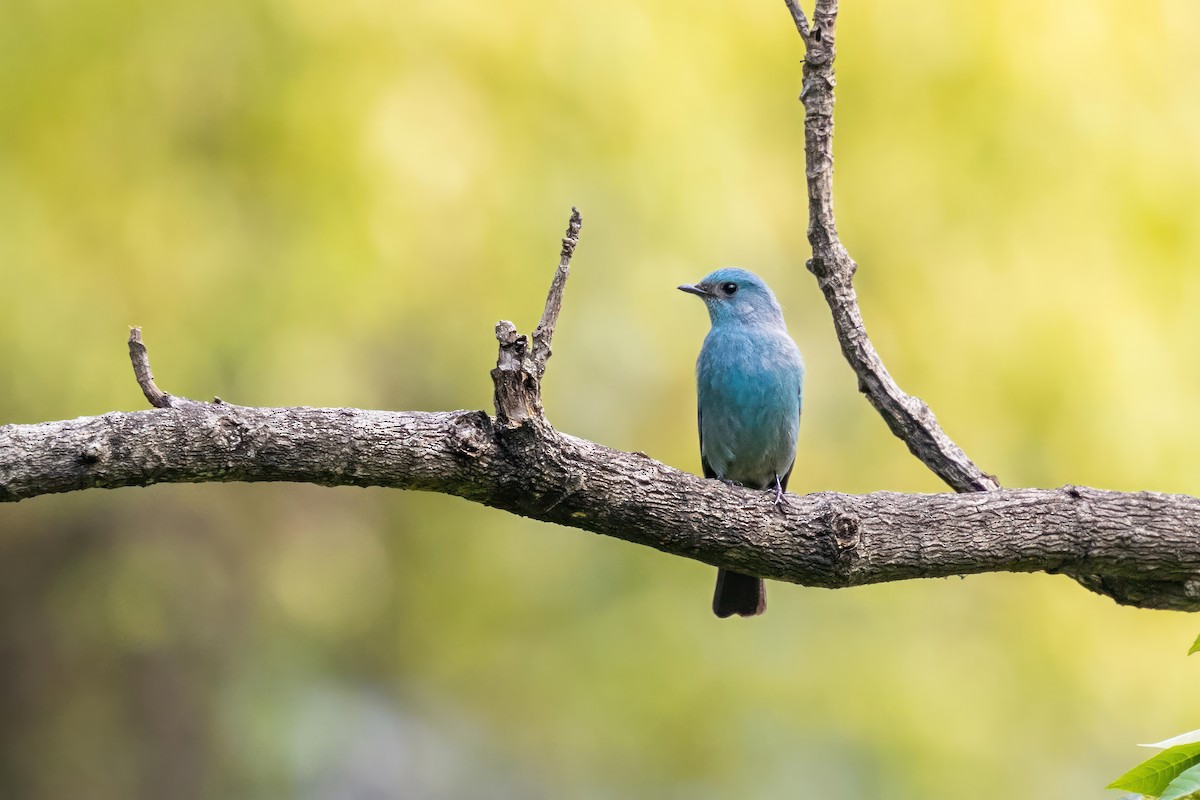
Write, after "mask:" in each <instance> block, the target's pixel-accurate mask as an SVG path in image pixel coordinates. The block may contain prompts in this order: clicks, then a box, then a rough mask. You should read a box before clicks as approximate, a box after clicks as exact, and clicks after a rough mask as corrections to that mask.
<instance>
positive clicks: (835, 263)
mask: <svg viewBox="0 0 1200 800" xmlns="http://www.w3.org/2000/svg"><path fill="white" fill-rule="evenodd" d="M786 2H787V5H788V8H789V9H791V10H792V16H793V18H794V19H795V21H796V26H797V29H798V30H799V31H800V36H801V38H802V39H803V40H804V47H805V55H804V89H803V90H802V91H801V93H800V101H801V102H802V103H803V104H804V111H805V115H804V160H805V166H806V169H805V174H806V177H807V182H808V241H809V244H810V245H812V258H811V259H810V260H809V261H808V269H809V271H811V272H812V273H813V275H814V276H816V278H817V282H818V284H819V285H820V287H821V292H822V293H823V294H824V295H825V301H826V303H828V304H829V309H830V311H831V312H832V314H833V326H834V329H835V330H836V332H837V337H838V342H839V343H840V344H841V347H842V354H843V355H844V356H845V358H846V360H847V361H848V362H849V363H850V367H851V368H852V369H853V370H854V373H855V374H856V375H857V376H858V386H859V390H860V391H861V392H862V393H863V394H865V395H866V396H867V399H868V400H869V401H870V403H871V405H873V406H874V407H875V410H876V411H878V412H879V414H880V416H882V417H883V419H884V421H885V422H887V425H888V427H889V428H890V429H891V431H892V433H894V434H895V435H896V436H897V437H899V438H900V440H901V441H903V442H904V443H905V444H907V445H908V449H909V450H910V451H911V452H912V454H913V455H915V456H916V457H917V458H919V459H920V460H921V461H922V462H923V463H924V464H925V466H927V467H929V469H931V470H932V471H933V472H934V474H936V475H937V476H938V477H939V478H941V479H942V480H944V481H945V482H946V483H947V484H949V485H950V486H951V487H952V488H953V489H955V490H956V491H959V492H975V491H987V490H991V489H996V488H999V485H1000V484H999V482H998V481H997V480H996V478H995V477H994V476H992V475H989V474H987V473H986V472H984V471H983V470H981V469H980V468H979V467H977V466H976V465H975V464H974V462H972V461H971V459H970V458H968V457H967V454H966V453H964V452H963V450H962V448H960V447H959V446H958V445H957V444H955V443H954V441H953V440H952V439H951V438H950V437H949V436H947V435H946V432H945V431H943V430H942V428H941V426H940V425H939V424H938V421H937V418H936V417H934V415H933V412H932V411H931V410H930V409H929V406H927V405H926V404H925V403H924V402H923V401H921V399H920V398H917V397H913V396H911V395H908V394H905V393H904V391H903V390H901V388H900V386H899V385H898V384H897V383H896V381H895V379H893V378H892V376H891V374H890V373H888V371H887V368H886V367H884V365H883V361H882V359H880V357H879V354H878V353H877V352H876V351H875V347H874V345H872V344H871V340H870V339H869V338H868V337H867V331H866V326H865V324H864V323H863V318H862V312H861V311H860V310H859V307H858V297H857V295H856V294H855V291H854V284H853V278H854V272H855V270H856V269H857V268H858V267H857V265H856V264H855V263H854V260H853V259H852V258H850V254H849V253H847V252H846V248H845V247H844V246H843V245H842V242H841V240H840V239H839V238H838V232H837V225H836V223H835V222H834V217H833V90H834V86H835V82H834V74H833V60H834V56H835V54H836V49H835V47H834V38H835V34H836V31H837V13H838V0H817V4H816V9H815V11H814V12H813V27H812V28H811V30H807V32H806V29H807V28H808V23H807V19H806V18H805V17H804V14H803V12H802V11H800V9H799V6H798V5H797V4H796V0H786Z"/></svg>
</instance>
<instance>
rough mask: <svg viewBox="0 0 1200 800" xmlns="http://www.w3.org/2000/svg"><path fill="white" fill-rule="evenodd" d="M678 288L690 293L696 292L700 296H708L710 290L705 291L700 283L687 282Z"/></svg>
mask: <svg viewBox="0 0 1200 800" xmlns="http://www.w3.org/2000/svg"><path fill="white" fill-rule="evenodd" d="M677 288H678V289H679V291H681V292H687V293H688V294H694V295H697V296H698V297H708V296H709V294H708V292H707V291H705V290H704V289H702V288H700V285H699V284H690V283H685V284H684V285H683V286H679V287H677Z"/></svg>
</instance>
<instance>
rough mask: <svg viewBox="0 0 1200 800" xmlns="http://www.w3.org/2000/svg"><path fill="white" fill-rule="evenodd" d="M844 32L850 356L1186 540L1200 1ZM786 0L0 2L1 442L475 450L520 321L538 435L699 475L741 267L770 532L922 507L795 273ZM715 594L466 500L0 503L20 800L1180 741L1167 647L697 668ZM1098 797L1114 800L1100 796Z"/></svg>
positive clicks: (1008, 12) (962, 435) (714, 654)
mask: <svg viewBox="0 0 1200 800" xmlns="http://www.w3.org/2000/svg"><path fill="white" fill-rule="evenodd" d="M843 6H844V8H843V9H842V15H841V19H840V22H839V62H838V79H839V84H838V105H837V116H836V120H837V134H836V139H835V154H836V159H837V169H836V198H837V213H838V222H839V226H840V230H841V233H842V237H843V240H844V241H845V243H846V245H847V246H848V248H849V249H850V252H851V253H852V255H854V257H855V258H856V259H857V261H858V262H859V265H860V269H859V273H858V276H857V280H856V285H857V288H858V290H859V294H860V298H861V302H862V306H863V311H864V314H865V316H866V319H867V323H868V328H869V331H870V333H871V335H872V337H873V339H874V341H875V344H876V346H877V347H878V349H879V350H880V352H881V354H882V356H883V358H884V359H885V361H886V363H887V364H888V366H889V368H890V369H891V371H892V372H893V374H894V375H895V376H896V377H897V379H898V380H899V382H900V383H901V385H902V386H903V387H904V388H905V389H907V390H908V391H910V392H912V393H914V394H917V395H919V396H920V397H921V398H922V399H924V400H926V401H927V402H928V403H929V404H930V405H931V406H932V408H933V409H934V410H935V412H936V413H937V415H938V417H939V419H940V420H941V422H942V423H943V425H944V426H945V427H946V429H947V430H948V432H949V433H950V434H951V436H953V437H954V438H955V439H956V440H957V441H958V442H959V443H960V444H961V445H962V446H963V447H964V449H965V450H966V451H967V452H968V453H969V454H970V455H971V456H972V457H973V458H974V459H975V460H976V461H977V463H979V464H980V465H981V466H982V467H983V468H984V469H985V470H987V471H989V472H993V473H995V474H996V475H997V476H998V477H999V478H1000V480H1001V481H1002V483H1003V484H1004V485H1006V486H1057V485H1062V484H1065V483H1076V484H1081V485H1090V486H1097V487H1103V488H1112V489H1121V490H1138V489H1155V490H1159V491H1170V492H1183V493H1190V494H1196V493H1197V492H1200V458H1197V456H1196V453H1197V450H1198V447H1197V445H1198V444H1200V422H1198V421H1197V419H1198V418H1197V415H1196V414H1195V413H1194V411H1195V405H1196V398H1197V397H1200V363H1198V361H1197V358H1196V356H1195V343H1196V342H1197V341H1198V340H1200V314H1197V313H1196V309H1197V308H1200V269H1198V268H1197V267H1198V266H1200V225H1197V219H1198V217H1200V95H1197V93H1196V90H1195V87H1196V85H1197V81H1198V78H1200V48H1197V47H1196V46H1195V31H1196V30H1197V29H1200V6H1197V5H1196V4H1195V3H1194V2H1190V0H1155V2H1150V3H1146V4H1142V5H1138V6H1136V8H1135V7H1132V6H1130V5H1129V4H1127V3H1126V4H1118V3H1116V2H1111V0H1087V1H1086V2H1085V0H1057V1H1056V2H1053V3H1042V2H1034V0H1012V1H1011V2H987V3H962V2H954V1H953V0H929V1H928V2H925V3H921V4H916V5H914V4H897V3H888V2H883V0H846V2H844V3H843ZM801 57H802V52H801V47H800V42H799V39H798V37H797V35H796V32H795V30H794V28H793V26H792V23H791V20H790V18H789V16H788V14H787V11H786V9H785V8H784V5H783V4H782V3H780V2H775V0H772V1H771V2H768V1H767V0H761V1H756V2H746V3H736V4H731V3H718V2H714V1H713V0H693V1H692V2H686V3H685V2H677V1H676V0H664V1H663V2H659V3H653V4H646V3H640V2H633V0H610V1H609V2H606V3H585V2H578V1H576V0H567V1H566V2H558V3H551V2H544V1H543V0H512V2H508V3H484V2H478V1H475V2H472V1H470V0H443V1H442V2H431V1H430V0H412V2H406V3H388V2H382V1H381V0H342V2H336V3H332V2H324V1H323V0H207V1H206V2H199V1H198V0H157V1H156V2H149V1H148V0H5V2H4V3H3V4H0V276H2V286H3V288H2V290H0V423H29V422H38V421H43V420H51V419H62V418H71V417H75V416H79V415H88V414H99V413H104V412H106V411H110V410H133V409H138V408H141V407H143V405H144V401H143V399H142V398H141V395H140V393H139V391H138V389H137V386H136V384H135V383H134V381H133V378H132V375H131V373H130V369H129V365H128V358H127V355H126V352H125V346H124V341H125V337H126V334H127V330H128V326H129V325H134V324H136V325H141V326H143V328H144V331H145V338H146V341H147V343H148V345H149V348H150V352H151V356H152V358H153V361H154V365H155V372H156V375H157V377H158V378H159V382H160V384H161V385H162V386H163V387H164V388H165V389H167V390H168V391H171V392H173V393H177V394H181V395H185V396H190V397H195V398H206V397H210V396H212V395H220V396H221V397H222V398H224V399H226V400H229V401H230V402H235V403H240V404H245V405H311V406H357V407H371V408H388V409H454V408H468V409H479V408H484V409H489V408H490V401H491V385H490V379H489V375H488V371H489V370H490V368H491V367H492V366H493V363H494V358H495V342H494V340H493V338H492V327H493V325H494V323H495V321H496V320H497V319H500V318H510V319H513V320H514V321H515V322H516V323H517V325H518V326H519V327H521V328H522V329H523V330H528V329H530V328H531V327H532V325H533V323H534V322H535V321H536V319H537V316H538V314H539V313H540V310H541V303H542V300H543V298H544V293H545V289H546V287H547V285H548V283H549V280H550V277H551V275H552V271H553V267H554V264H555V263H556V258H557V252H558V238H559V237H560V236H561V235H562V230H563V228H564V226H565V223H566V219H567V215H568V213H569V210H570V207H571V206H572V205H573V204H574V205H577V206H579V208H580V209H581V211H582V212H583V214H584V229H583V234H582V242H581V244H580V247H579V251H578V254H577V256H576V259H575V262H574V271H573V275H572V278H571V281H570V283H569V285H568V288H567V296H566V303H565V306H564V309H563V317H562V319H561V321H560V325H559V331H558V334H557V336H556V339H555V356H554V358H553V359H552V361H551V362H550V367H549V372H548V376H547V384H546V406H547V411H548V414H549V415H550V418H551V420H552V421H553V423H554V424H555V425H556V426H557V427H558V428H559V429H561V430H563V431H566V432H569V433H572V434H575V435H578V436H583V437H587V438H590V439H594V440H596V441H599V442H602V443H604V444H606V445H609V446H613V447H618V448H622V449H627V450H641V451H644V452H646V453H647V454H649V455H651V456H653V457H655V458H657V459H660V460H662V461H665V462H666V463H668V464H672V465H674V466H677V467H680V468H682V469H686V470H691V471H698V469H699V464H698V461H699V459H698V457H697V449H696V442H695V431H694V417H693V409H694V396H693V392H694V387H693V384H692V380H693V378H692V363H693V360H694V358H695V355H696V352H697V350H698V348H699V344H700V341H701V338H702V337H703V335H704V333H705V331H706V328H707V320H706V318H705V315H704V313H703V310H702V309H701V308H700V306H699V304H698V303H696V302H695V301H694V299H689V298H687V297H685V296H683V295H681V294H679V293H678V292H676V291H675V289H674V287H675V286H676V285H678V284H680V283H683V282H690V281H694V280H696V279H698V278H699V277H701V276H702V275H703V274H704V273H706V272H707V271H709V270H710V269H712V268H714V267H717V266H722V265H728V264H736V265H739V266H745V267H748V268H751V269H753V270H755V271H756V272H758V273H760V274H761V275H763V276H764V277H765V278H766V279H767V280H768V281H769V282H770V283H771V285H772V286H773V287H774V288H775V290H776V293H777V294H778V295H779V297H780V299H781V301H782V303H783V305H784V309H785V314H786V316H787V318H788V321H789V324H790V327H791V330H792V333H793V335H794V337H795V338H796V340H797V341H798V342H799V344H800V346H801V348H802V349H803V351H804V353H805V356H806V359H807V361H808V365H809V374H808V384H807V387H806V393H805V407H804V418H803V423H802V425H801V441H800V455H799V458H798V462H797V467H796V473H795V476H794V477H793V483H792V488H793V490H794V491H798V492H806V491H816V490H837V491H845V492H866V491H873V490H881V489H889V490H899V491H941V490H942V489H943V487H942V486H940V484H939V483H938V482H937V480H936V479H935V478H934V477H933V476H932V475H931V474H930V473H929V472H928V471H927V470H926V469H925V468H924V467H923V466H922V465H921V464H919V463H918V462H917V461H915V460H914V459H913V458H912V457H911V456H910V455H909V454H908V452H907V450H906V448H905V447H904V446H903V445H902V444H900V443H899V442H898V441H896V440H895V439H894V438H893V437H892V436H891V435H890V433H889V432H888V430H887V428H886V426H885V425H884V424H883V423H882V421H881V420H880V419H879V418H878V416H877V415H876V414H875V413H874V412H873V411H872V410H871V409H870V407H869V406H868V405H867V403H866V402H865V400H863V398H861V396H859V394H858V393H857V391H856V384H855V380H854V378H853V376H852V375H851V373H850V372H849V370H848V368H847V367H846V366H845V364H844V363H843V362H842V360H841V356H840V353H839V352H838V350H837V345H836V342H835V339H834V336H833V332H832V330H831V326H830V323H829V316H828V311H827V310H826V308H825V307H824V305H823V301H822V299H821V297H820V294H819V292H818V291H817V288H816V285H815V281H814V280H813V278H812V276H811V275H809V274H808V273H807V272H806V271H805V269H804V260H805V258H806V257H807V255H808V250H807V243H806V239H805V227H806V223H807V220H806V206H805V190H804V184H803V178H804V162H803V146H802V145H803V112H802V108H801V106H800V104H799V103H798V102H797V101H796V96H797V94H798V93H799V90H800V59H801ZM712 580H713V570H712V569H711V568H708V567H706V566H704V565H701V564H697V563H693V562H690V561H686V560H682V559H677V558H671V557H667V556H664V555H662V554H659V553H656V552H653V551H650V550H647V549H643V548H638V547H635V546H632V545H628V544H625V543H622V542H618V541H615V540H609V539H605V538H601V537H596V536H593V535H591V534H587V533H583V532H580V531H575V530H567V529H561V528H557V527H554V526H549V525H544V524H540V523H535V522H531V521H528V520H524V519H521V518H518V517H514V516H509V515H506V514H503V513H500V512H497V511H493V510H491V509H487V508H484V507H482V506H477V505H473V504H470V503H467V502H465V501H462V500H458V499H454V498H449V497H445V496H439V495H423V494H418V493H403V492H399V491H385V490H378V489H372V490H360V489H348V488H347V489H323V488H318V487H311V486H291V485H228V486H221V485H198V486H159V487H153V488H150V489H127V490H121V491H116V492H101V491H90V492H83V493H78V494H72V495H64V496H58V497H42V498H38V499H35V500H31V501H27V502H22V503H20V504H17V505H10V506H5V507H2V508H0V716H2V718H3V720H4V722H3V724H2V725H0V782H2V785H0V794H3V796H6V797H9V796H11V797H28V798H63V797H88V798H97V799H99V800H104V799H105V798H128V797H147V798H158V797H172V798H193V797H194V798H201V797H203V798H209V797H213V798H217V797H220V798H226V797H254V798H258V797H262V798H274V797H302V798H316V797H398V798H399V797H402V798H440V797H498V798H530V797H546V798H551V797H554V798H557V797H572V798H615V797H670V798H676V797H678V798H682V797H687V798H727V797H763V798H766V797H801V798H807V797H813V798H816V797H822V798H859V797H888V798H901V799H907V798H912V799H913V800H915V799H916V798H922V800H924V799H925V798H943V797H944V798H960V797H972V798H981V799H984V800H990V799H992V798H995V799H996V800H1000V799H1001V798H1005V800H1007V798H1011V797H1018V796H1019V797H1037V798H1042V797H1044V798H1058V797H1072V798H1079V797H1103V796H1106V795H1105V792H1104V790H1103V788H1102V787H1103V786H1104V785H1105V784H1106V783H1107V782H1108V781H1109V780H1111V779H1112V778H1113V777H1115V776H1116V775H1117V774H1118V773H1120V772H1121V771H1123V770H1124V769H1125V768H1126V767H1128V766H1130V765H1132V764H1133V763H1134V762H1135V761H1136V760H1138V759H1139V758H1141V757H1142V756H1143V755H1144V754H1145V751H1139V750H1137V749H1136V748H1134V747H1133V746H1132V745H1133V743H1134V742H1138V741H1155V740H1158V739H1162V738H1166V737H1167V736H1171V735H1174V734H1176V733H1179V732H1182V731H1184V730H1189V729H1191V728H1196V727H1200V714H1198V713H1197V711H1196V708H1195V705H1194V704H1193V703H1190V702H1188V701H1187V700H1186V698H1187V697H1189V696H1190V690H1191V688H1192V687H1193V686H1194V685H1195V680H1196V676H1197V670H1200V663H1198V662H1196V660H1195V658H1193V659H1192V660H1190V661H1189V660H1188V659H1187V658H1186V657H1185V656H1184V653H1185V651H1186V649H1187V647H1188V645H1190V644H1191V642H1192V640H1193V638H1194V637H1195V636H1196V634H1197V633H1200V620H1198V619H1196V618H1193V617H1189V616H1187V615H1184V614H1172V613H1165V612H1151V611H1143V610H1135V609H1128V608H1121V607H1118V606H1116V605H1115V604H1113V603H1112V602H1111V601H1109V600H1107V599H1105V598H1102V597H1099V596H1095V595H1092V594H1089V593H1087V592H1086V591H1085V590H1083V589H1082V588H1080V587H1079V586H1077V585H1075V584H1074V583H1072V582H1071V581H1070V580H1068V579H1066V578H1062V577H1049V576H1044V575H989V576H979V577H972V578H967V579H963V580H959V579H949V580H937V581H919V582H910V583H904V584H894V585H885V586H876V587H866V588H860V589H852V590H843V591H837V592H830V591H824V590H818V589H806V588H799V587H794V586H787V585H779V584H773V585H772V586H771V587H770V589H769V596H770V610H769V612H768V613H767V615H766V616H765V617H762V618H761V619H756V620H752V621H741V620H734V621H718V620H716V619H714V618H712V616H711V615H710V613H709V611H708V603H709V599H710V593H711V588H712V586H711V584H712ZM1109 794H1111V795H1113V796H1116V795H1115V793H1111V792H1110V793H1109Z"/></svg>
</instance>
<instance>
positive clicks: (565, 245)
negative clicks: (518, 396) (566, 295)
mask: <svg viewBox="0 0 1200 800" xmlns="http://www.w3.org/2000/svg"><path fill="white" fill-rule="evenodd" d="M581 227H583V218H582V217H581V216H579V209H578V208H575V207H574V206H571V219H570V221H569V222H568V223H567V233H566V235H565V236H563V240H562V252H561V254H560V255H559V258H558V269H557V270H555V272H554V280H553V281H551V283H550V292H549V293H548V294H547V295H546V308H545V310H544V311H543V312H542V319H541V321H540V322H538V326H537V327H536V328H534V331H533V363H534V366H535V367H536V368H537V373H538V377H539V378H540V377H542V375H544V374H545V372H546V362H547V361H548V360H549V359H550V340H551V339H552V338H554V326H555V325H557V324H558V312H559V309H561V308H562V299H563V289H565V288H566V285H567V278H568V277H570V275H571V256H573V255H575V246H576V245H578V244H579V229H580V228H581Z"/></svg>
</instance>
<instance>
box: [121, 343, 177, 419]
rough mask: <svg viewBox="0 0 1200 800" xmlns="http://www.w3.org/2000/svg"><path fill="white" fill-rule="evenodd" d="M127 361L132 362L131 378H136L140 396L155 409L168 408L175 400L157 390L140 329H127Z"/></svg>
mask: <svg viewBox="0 0 1200 800" xmlns="http://www.w3.org/2000/svg"><path fill="white" fill-rule="evenodd" d="M129 360H130V361H131V362H133V376H134V377H135V378H137V382H138V386H140V387H141V388H142V394H144V395H146V400H148V401H149V402H150V405H152V406H154V407H155V408H170V407H171V404H172V400H174V399H175V398H173V397H171V395H169V394H167V393H166V392H164V391H163V390H162V389H159V388H158V385H157V384H156V383H155V382H154V373H153V372H151V371H150V354H149V353H147V352H146V345H145V344H144V343H143V342H142V329H141V328H140V327H132V328H130V329H129Z"/></svg>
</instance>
